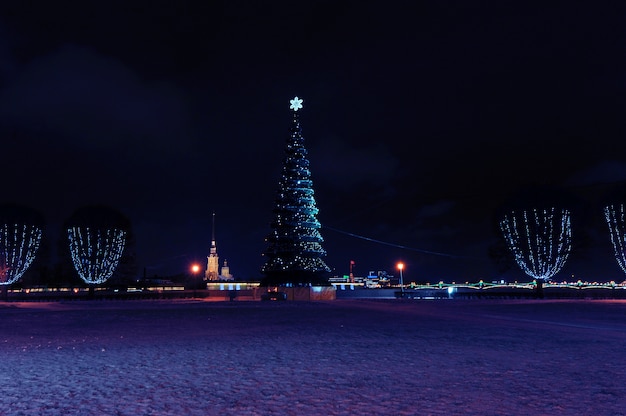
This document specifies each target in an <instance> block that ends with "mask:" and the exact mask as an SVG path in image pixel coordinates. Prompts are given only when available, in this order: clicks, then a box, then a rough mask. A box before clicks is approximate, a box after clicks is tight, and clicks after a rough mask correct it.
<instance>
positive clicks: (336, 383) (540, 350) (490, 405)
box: [0, 300, 626, 416]
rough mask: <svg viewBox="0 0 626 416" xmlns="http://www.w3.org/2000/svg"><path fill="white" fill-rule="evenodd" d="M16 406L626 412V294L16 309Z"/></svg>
mask: <svg viewBox="0 0 626 416" xmlns="http://www.w3.org/2000/svg"><path fill="white" fill-rule="evenodd" d="M0 353H1V354H2V363H1V366H2V371H1V372H0V377H1V380H0V386H1V387H0V389H1V391H0V414H2V415H218V414H228V415H594V416H601V415H626V301H602V300H559V301H552V300H504V301H500V300H336V301H329V302H312V303H304V302H303V303H300V302H284V303H274V302H237V301H235V302H209V301H206V300H205V301H200V300H169V301H160V300H148V301H73V302H65V303H63V302H59V303H55V302H51V303H2V302H0Z"/></svg>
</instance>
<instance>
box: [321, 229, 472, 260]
mask: <svg viewBox="0 0 626 416" xmlns="http://www.w3.org/2000/svg"><path fill="white" fill-rule="evenodd" d="M322 227H323V228H325V229H328V230H331V231H334V232H337V233H340V234H345V235H349V236H350V237H354V238H359V239H361V240H366V241H371V242H373V243H378V244H383V245H386V246H391V247H396V248H401V249H403V250H411V251H417V252H418V253H423V254H431V255H434V256H442V257H450V258H455V259H461V258H466V259H467V258H472V259H476V258H477V257H471V256H458V255H455V254H449V253H440V252H438V251H430V250H422V249H419V248H413V247H407V246H403V245H400V244H394V243H389V242H387V241H382V240H376V239H374V238H369V237H365V236H362V235H358V234H354V233H351V232H348V231H342V230H338V229H336V228H333V227H329V226H327V225H323V226H322Z"/></svg>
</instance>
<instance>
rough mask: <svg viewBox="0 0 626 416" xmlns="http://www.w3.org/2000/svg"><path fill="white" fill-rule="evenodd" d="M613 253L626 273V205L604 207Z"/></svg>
mask: <svg viewBox="0 0 626 416" xmlns="http://www.w3.org/2000/svg"><path fill="white" fill-rule="evenodd" d="M604 218H605V219H606V223H607V225H608V227H609V234H610V236H611V244H612V245H613V253H614V254H615V260H617V264H618V265H619V267H620V268H621V269H622V271H624V272H625V273H626V214H625V208H624V204H620V205H607V206H606V207H604Z"/></svg>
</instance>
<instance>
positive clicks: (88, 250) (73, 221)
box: [66, 206, 130, 296]
mask: <svg viewBox="0 0 626 416" xmlns="http://www.w3.org/2000/svg"><path fill="white" fill-rule="evenodd" d="M129 228H130V223H129V221H128V220H127V219H126V218H125V217H124V216H122V215H121V214H120V213H119V212H117V211H115V210H112V209H110V208H108V207H103V206H90V207H84V208H82V209H79V210H77V211H76V212H75V213H74V214H73V216H72V217H71V218H70V220H69V221H68V222H67V224H66V230H67V238H68V244H69V251H70V255H71V258H72V263H73V265H74V268H75V270H76V272H77V273H78V276H79V277H80V278H81V279H82V280H83V281H84V282H85V283H87V284H88V286H89V294H90V296H93V293H94V287H95V286H96V285H99V284H102V283H104V282H106V281H107V280H109V279H110V278H111V276H113V273H114V272H115V270H116V269H117V267H118V265H119V263H120V259H121V258H122V255H123V253H124V249H125V247H126V241H127V235H128V230H129Z"/></svg>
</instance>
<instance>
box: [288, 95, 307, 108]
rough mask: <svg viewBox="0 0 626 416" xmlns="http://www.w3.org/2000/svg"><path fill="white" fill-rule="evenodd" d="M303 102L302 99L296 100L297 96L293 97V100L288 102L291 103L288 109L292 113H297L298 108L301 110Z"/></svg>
mask: <svg viewBox="0 0 626 416" xmlns="http://www.w3.org/2000/svg"><path fill="white" fill-rule="evenodd" d="M303 101H304V100H303V99H302V98H298V96H297V95H296V96H295V97H293V100H289V102H290V103H291V105H290V106H289V108H290V109H292V110H293V111H298V110H299V109H300V108H302V102H303Z"/></svg>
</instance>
